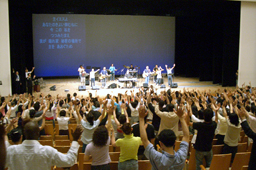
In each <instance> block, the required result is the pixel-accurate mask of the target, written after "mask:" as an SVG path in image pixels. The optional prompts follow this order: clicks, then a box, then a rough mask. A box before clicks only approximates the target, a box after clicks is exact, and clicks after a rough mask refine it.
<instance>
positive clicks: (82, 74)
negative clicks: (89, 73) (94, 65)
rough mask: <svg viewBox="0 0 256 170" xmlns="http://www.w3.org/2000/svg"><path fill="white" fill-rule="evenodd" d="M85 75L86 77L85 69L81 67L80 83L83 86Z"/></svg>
mask: <svg viewBox="0 0 256 170" xmlns="http://www.w3.org/2000/svg"><path fill="white" fill-rule="evenodd" d="M85 77H86V72H85V70H84V69H83V70H82V73H81V77H80V78H81V85H82V86H84V85H85Z"/></svg>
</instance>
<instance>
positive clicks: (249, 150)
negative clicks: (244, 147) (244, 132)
mask: <svg viewBox="0 0 256 170" xmlns="http://www.w3.org/2000/svg"><path fill="white" fill-rule="evenodd" d="M252 144H253V142H251V143H250V145H249V146H248V152H251V151H252Z"/></svg>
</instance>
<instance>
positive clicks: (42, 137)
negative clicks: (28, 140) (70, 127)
mask: <svg viewBox="0 0 256 170" xmlns="http://www.w3.org/2000/svg"><path fill="white" fill-rule="evenodd" d="M40 140H52V135H41V136H40Z"/></svg>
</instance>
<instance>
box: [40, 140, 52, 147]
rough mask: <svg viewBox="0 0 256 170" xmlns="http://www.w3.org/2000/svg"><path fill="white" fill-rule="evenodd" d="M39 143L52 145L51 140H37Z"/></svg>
mask: <svg viewBox="0 0 256 170" xmlns="http://www.w3.org/2000/svg"><path fill="white" fill-rule="evenodd" d="M38 142H39V143H40V144H41V145H48V146H53V143H52V140H38Z"/></svg>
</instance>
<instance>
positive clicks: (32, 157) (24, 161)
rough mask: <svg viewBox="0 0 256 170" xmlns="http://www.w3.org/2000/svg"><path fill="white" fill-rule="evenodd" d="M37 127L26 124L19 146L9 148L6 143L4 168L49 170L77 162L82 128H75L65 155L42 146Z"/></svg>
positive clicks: (31, 123) (13, 169) (32, 124)
mask: <svg viewBox="0 0 256 170" xmlns="http://www.w3.org/2000/svg"><path fill="white" fill-rule="evenodd" d="M39 132H40V130H39V127H38V124H37V123H35V122H28V123H27V124H26V125H25V127H24V133H25V136H26V140H24V141H23V142H22V144H20V145H12V146H9V145H10V144H9V142H8V141H6V146H7V156H6V165H5V166H6V167H8V169H11V170H16V169H17V170H20V169H33V170H42V169H43V170H46V169H49V170H50V169H51V167H52V166H54V165H56V166H57V167H68V166H72V165H74V164H75V163H76V162H77V154H78V149H79V144H78V142H77V140H78V139H79V137H80V135H81V133H82V128H81V126H77V128H76V130H75V132H74V133H72V135H73V140H74V141H73V142H72V145H71V147H70V149H69V151H68V153H67V154H63V153H60V152H58V151H57V150H56V149H54V148H53V147H51V146H42V145H41V144H40V143H39V142H38V141H37V139H38V137H39Z"/></svg>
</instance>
